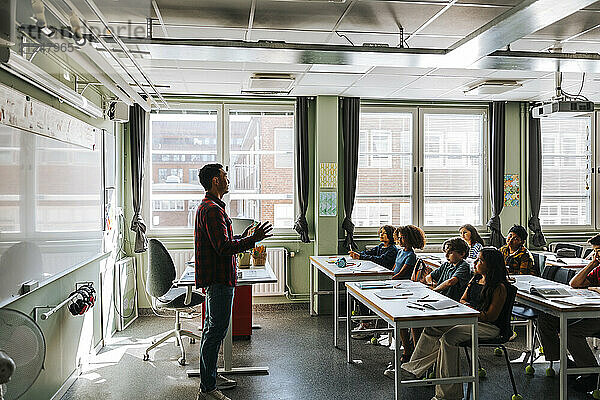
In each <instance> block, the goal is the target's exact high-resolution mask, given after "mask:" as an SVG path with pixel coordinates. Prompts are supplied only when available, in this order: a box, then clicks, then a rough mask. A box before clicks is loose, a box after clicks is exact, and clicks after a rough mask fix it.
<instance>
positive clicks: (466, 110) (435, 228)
mask: <svg viewBox="0 0 600 400" xmlns="http://www.w3.org/2000/svg"><path fill="white" fill-rule="evenodd" d="M425 114H468V115H473V114H481V115H483V131H482V133H481V134H482V136H483V137H482V142H481V143H482V158H483V165H482V171H481V172H482V174H483V176H482V182H481V184H482V185H483V186H482V193H481V195H482V197H483V204H482V207H481V213H482V224H481V225H479V224H477V225H474V226H475V228H476V229H477V230H478V231H483V230H487V225H486V223H487V221H488V220H489V218H490V215H491V200H490V193H489V190H490V189H489V174H490V171H489V163H488V155H489V147H488V137H489V134H488V132H489V109H488V108H487V107H481V106H473V107H468V106H456V107H451V106H435V107H433V106H426V107H419V130H418V140H419V153H418V158H419V168H418V170H419V171H420V172H419V174H418V175H419V176H418V186H419V189H418V190H419V192H418V197H417V198H418V199H420V202H419V203H418V208H419V219H418V221H419V225H418V226H421V227H422V228H423V229H424V230H426V231H427V232H431V233H445V232H458V229H459V228H460V225H456V226H448V225H446V226H442V225H425V196H424V192H425V172H423V171H421V170H422V169H423V167H424V164H425ZM521 201H523V199H521Z"/></svg>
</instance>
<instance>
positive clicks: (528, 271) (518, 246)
mask: <svg viewBox="0 0 600 400" xmlns="http://www.w3.org/2000/svg"><path fill="white" fill-rule="evenodd" d="M527 235H528V234H527V230H526V229H525V228H523V226H521V225H513V227H512V228H510V229H509V231H508V236H507V237H506V244H505V245H504V246H502V247H501V248H500V252H501V253H502V255H503V256H504V263H505V264H506V268H508V273H509V274H513V275H535V276H539V275H540V271H538V270H537V268H536V267H535V263H534V262H533V256H532V255H531V253H530V252H529V250H527V247H525V246H524V245H523V243H525V241H526V240H527Z"/></svg>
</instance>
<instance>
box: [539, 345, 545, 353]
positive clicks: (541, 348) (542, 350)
mask: <svg viewBox="0 0 600 400" xmlns="http://www.w3.org/2000/svg"><path fill="white" fill-rule="evenodd" d="M539 350H540V354H544V346H540V349H539Z"/></svg>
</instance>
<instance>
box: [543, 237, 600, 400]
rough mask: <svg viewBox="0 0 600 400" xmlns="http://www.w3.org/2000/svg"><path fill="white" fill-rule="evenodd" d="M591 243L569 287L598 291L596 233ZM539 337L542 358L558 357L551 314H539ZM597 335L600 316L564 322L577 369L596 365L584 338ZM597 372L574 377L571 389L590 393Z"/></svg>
mask: <svg viewBox="0 0 600 400" xmlns="http://www.w3.org/2000/svg"><path fill="white" fill-rule="evenodd" d="M588 243H589V244H591V245H592V249H593V252H592V254H593V255H594V258H593V259H592V261H591V262H590V263H589V264H588V265H587V266H586V267H585V268H583V269H582V270H581V271H579V272H578V273H577V275H575V276H574V277H573V279H571V282H569V284H570V285H571V287H573V288H588V289H589V290H593V291H595V292H598V293H600V234H598V235H596V236H594V237H592V238H591V239H590V240H588ZM538 324H539V327H540V340H541V342H542V346H544V355H545V356H546V361H557V360H559V359H560V354H559V352H560V339H559V336H558V335H559V333H560V326H559V319H558V317H555V316H553V315H549V314H542V315H540V318H539V322H538ZM598 334H600V318H586V319H578V320H570V321H568V323H567V349H568V350H569V353H571V355H572V356H573V360H574V361H575V365H576V366H577V368H585V367H597V366H598V362H597V361H596V357H595V356H594V353H593V352H592V349H590V346H589V345H588V343H587V338H588V337H592V336H597V335H598ZM597 378H598V374H591V375H581V376H579V377H577V379H576V380H575V384H574V385H573V388H574V389H575V391H577V392H581V393H583V392H591V391H592V390H594V389H596V384H597Z"/></svg>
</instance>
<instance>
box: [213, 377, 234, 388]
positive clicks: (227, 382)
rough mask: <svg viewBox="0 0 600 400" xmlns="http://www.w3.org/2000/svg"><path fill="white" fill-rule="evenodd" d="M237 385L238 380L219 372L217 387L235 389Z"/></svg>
mask: <svg viewBox="0 0 600 400" xmlns="http://www.w3.org/2000/svg"><path fill="white" fill-rule="evenodd" d="M236 386H237V382H236V381H234V380H233V379H229V378H227V377H226V376H223V375H221V374H217V389H219V390H229V389H233V388H234V387H236Z"/></svg>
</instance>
